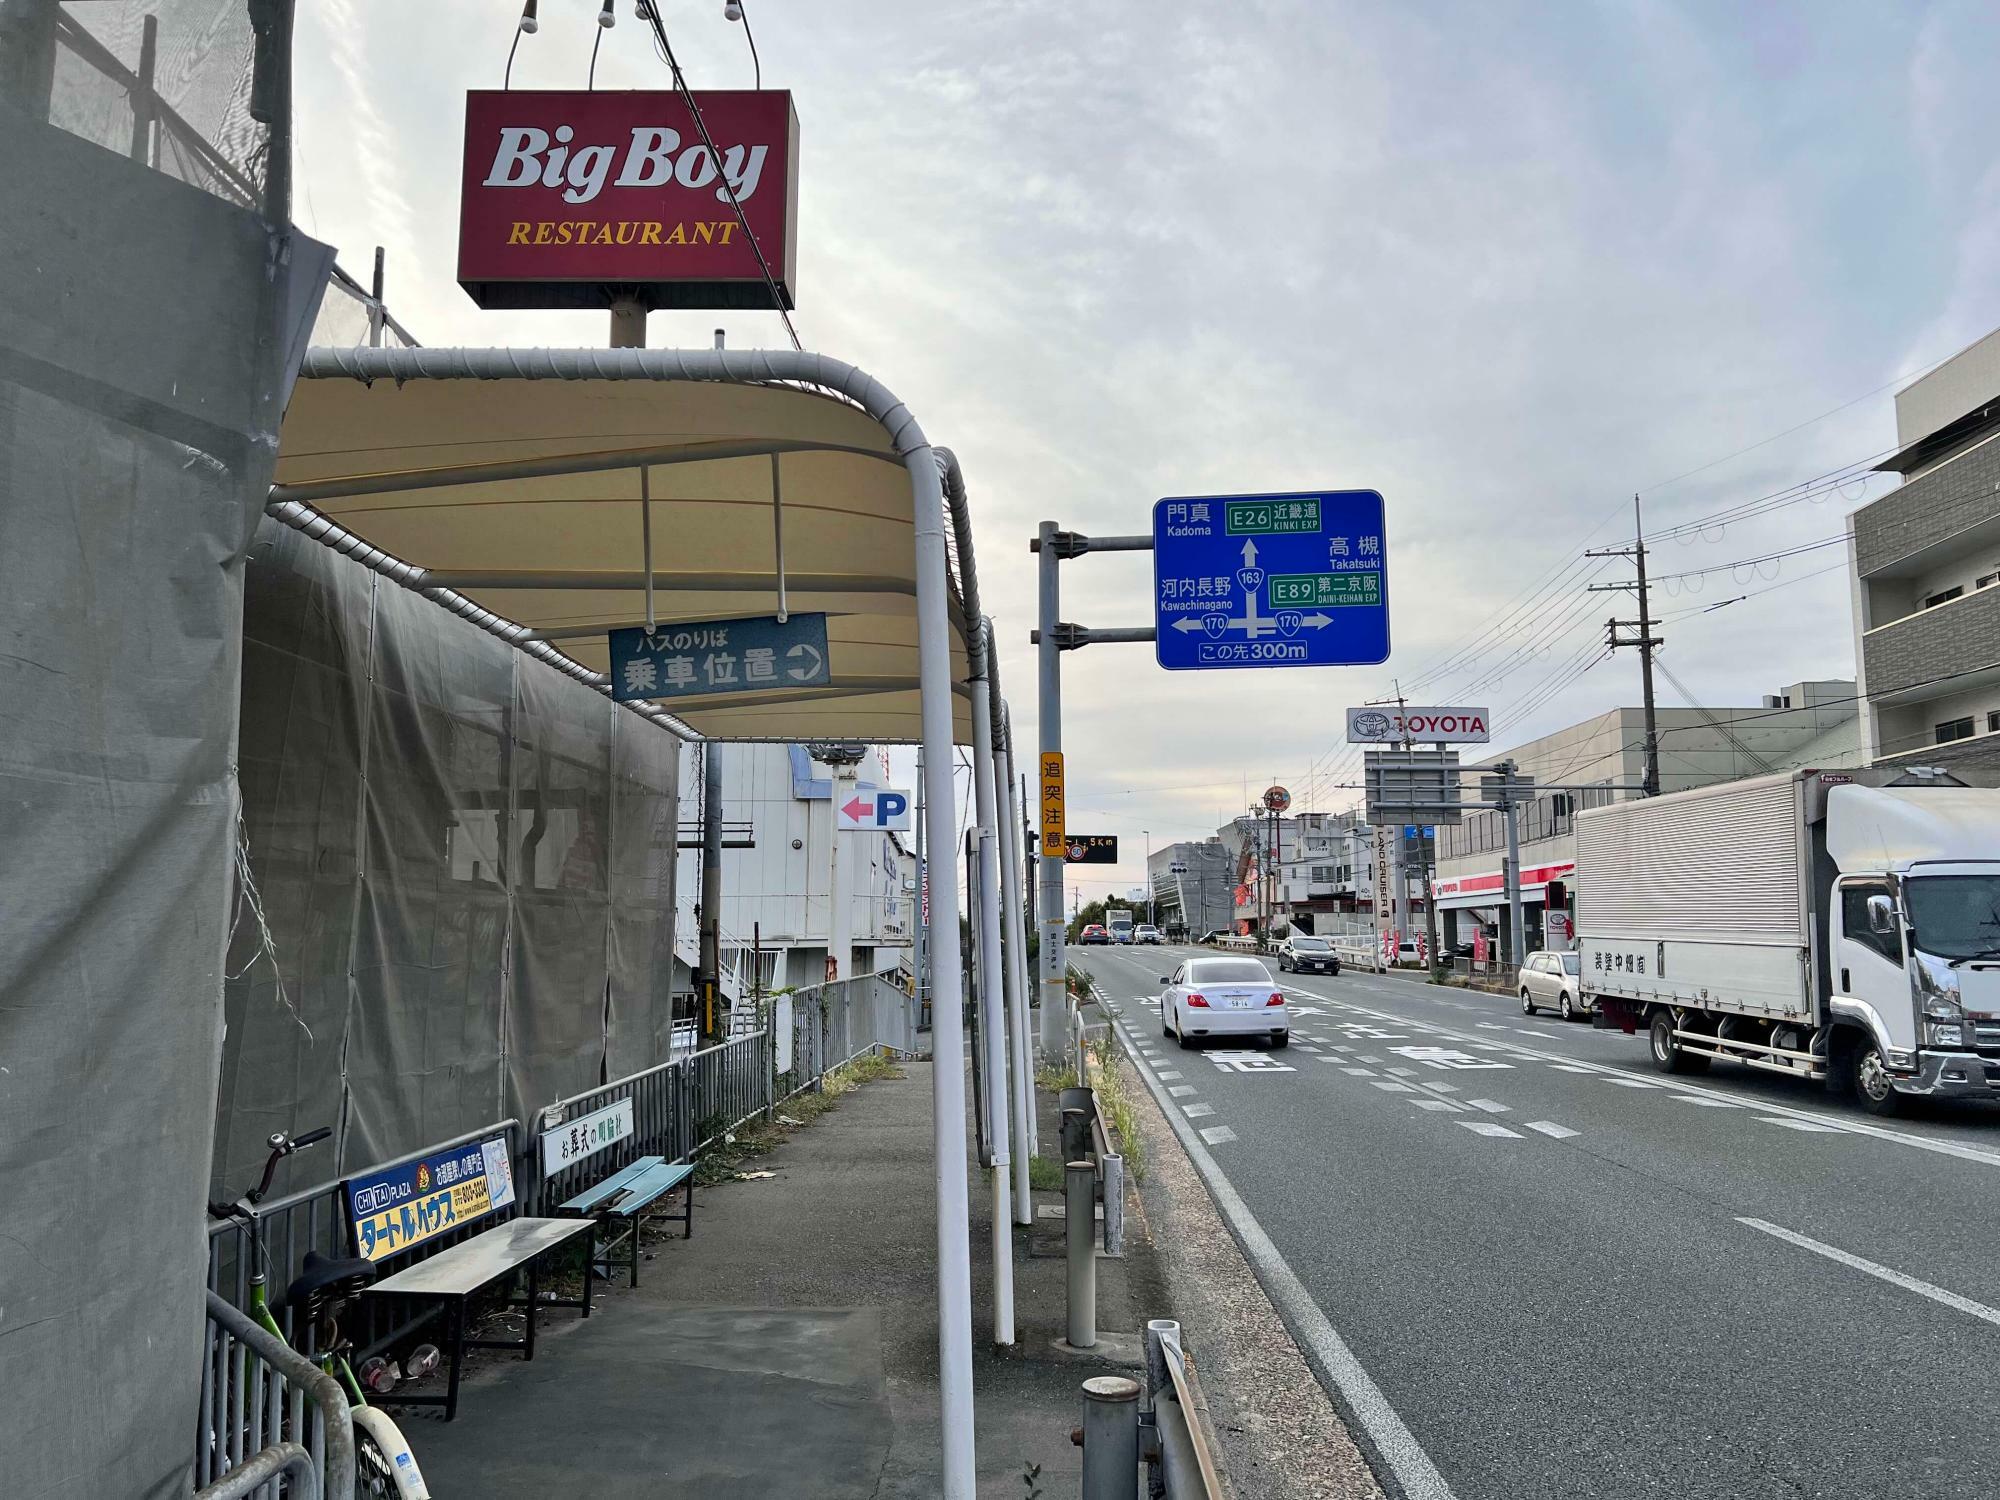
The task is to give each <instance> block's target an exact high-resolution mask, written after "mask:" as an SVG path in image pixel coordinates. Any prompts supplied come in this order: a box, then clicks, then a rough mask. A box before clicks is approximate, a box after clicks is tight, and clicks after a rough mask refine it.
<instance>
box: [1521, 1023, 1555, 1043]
mask: <svg viewBox="0 0 2000 1500" xmlns="http://www.w3.org/2000/svg"><path fill="white" fill-rule="evenodd" d="M1514 1029H1515V1030H1516V1031H1518V1032H1520V1033H1521V1035H1522V1036H1538V1037H1540V1038H1541V1039H1542V1040H1543V1041H1545V1042H1553V1041H1554V1040H1555V1039H1556V1034H1555V1033H1554V1032H1553V1031H1537V1030H1535V1028H1534V1027H1532V1026H1516V1027H1515V1028H1514Z"/></svg>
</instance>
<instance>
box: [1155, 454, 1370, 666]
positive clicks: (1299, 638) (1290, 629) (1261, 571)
mask: <svg viewBox="0 0 2000 1500" xmlns="http://www.w3.org/2000/svg"><path fill="white" fill-rule="evenodd" d="M1153 624H1154V644H1153V652H1154V655H1155V656H1156V658H1157V659H1158V661H1159V663H1160V665H1161V666H1163V667H1166V668H1168V669H1169V670H1172V671H1190V670H1203V669H1210V670H1212V669H1218V668H1223V669H1226V668H1232V667H1333V666H1373V665H1375V664H1377V663H1379V662H1384V661H1387V660H1388V659H1389V569H1388V554H1387V540H1386V537H1385V536H1384V526H1383V506H1382V496H1381V495H1380V494H1379V493H1377V492H1376V491H1374V490H1318V491H1307V492H1301V493H1296V494H1282V495H1206V496H1187V497H1175V498H1169V499H1166V500H1161V501H1159V502H1158V503H1157V504H1155V505H1154V507H1153Z"/></svg>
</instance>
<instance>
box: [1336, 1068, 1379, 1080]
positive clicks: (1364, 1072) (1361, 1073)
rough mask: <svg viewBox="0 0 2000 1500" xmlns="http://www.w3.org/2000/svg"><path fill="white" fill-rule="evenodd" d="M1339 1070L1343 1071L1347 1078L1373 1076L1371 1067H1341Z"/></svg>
mask: <svg viewBox="0 0 2000 1500" xmlns="http://www.w3.org/2000/svg"><path fill="white" fill-rule="evenodd" d="M1340 1071H1341V1072H1343V1073H1345V1074H1346V1075H1347V1076H1348V1077H1349V1078H1373V1077H1374V1076H1375V1070H1374V1069H1373V1068H1342V1069H1341V1070H1340Z"/></svg>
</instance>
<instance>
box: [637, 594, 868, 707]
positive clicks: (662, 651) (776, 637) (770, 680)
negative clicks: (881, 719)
mask: <svg viewBox="0 0 2000 1500" xmlns="http://www.w3.org/2000/svg"><path fill="white" fill-rule="evenodd" d="M832 680H833V676H832V673H831V672H830V671H829V669H828V660H827V650H826V616H825V615H823V614H807V615H792V616H790V617H789V618H787V619H784V620H779V619H776V618H774V617H772V616H768V615H767V616H764V617H761V618H758V619H749V620H693V621H679V622H676V623H674V624H672V625H662V626H660V627H659V628H658V629H656V630H655V631H653V633H652V634H651V635H650V636H649V635H648V634H647V633H646V632H645V630H643V629H641V628H639V627H637V626H634V627H632V628H631V629H629V630H614V631H612V632H611V696H612V697H614V698H616V699H617V700H618V701H619V702H620V703H624V702H627V701H629V700H631V699H634V698H705V697H708V696H710V695H712V694H717V693H768V692H770V691H772V690H773V689H777V688H792V687H825V686H827V684H828V683H830V682H831V681H832Z"/></svg>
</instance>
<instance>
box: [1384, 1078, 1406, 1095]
mask: <svg viewBox="0 0 2000 1500" xmlns="http://www.w3.org/2000/svg"><path fill="white" fill-rule="evenodd" d="M1374 1086H1375V1087H1376V1088H1378V1089H1380V1090H1381V1091H1382V1092H1383V1093H1385V1094H1414V1093H1415V1092H1416V1090H1415V1089H1413V1088H1411V1087H1410V1086H1409V1085H1408V1084H1407V1083H1392V1082H1391V1081H1390V1080H1388V1079H1387V1078H1378V1079H1376V1080H1375V1085H1374Z"/></svg>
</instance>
